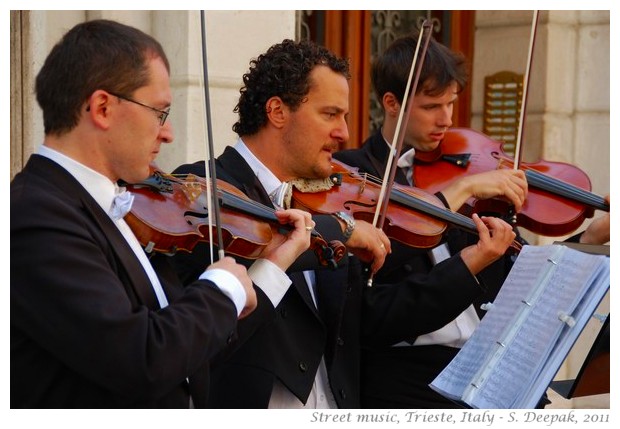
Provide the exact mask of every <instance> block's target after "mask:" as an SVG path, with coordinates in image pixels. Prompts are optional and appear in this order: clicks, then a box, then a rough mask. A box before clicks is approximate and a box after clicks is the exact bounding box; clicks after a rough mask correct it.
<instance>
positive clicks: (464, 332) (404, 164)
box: [384, 138, 480, 348]
mask: <svg viewBox="0 0 620 429" xmlns="http://www.w3.org/2000/svg"><path fill="white" fill-rule="evenodd" d="M384 140H385V138H384ZM385 143H386V144H387V145H388V146H389V143H388V142H387V141H385ZM414 156H415V149H414V148H411V149H409V150H408V151H406V152H405V153H403V154H401V156H400V158H399V159H398V163H397V165H398V167H400V168H403V169H404V171H405V174H406V176H407V181H408V182H409V185H412V184H413V169H414V168H415V167H414ZM429 257H430V258H431V260H432V261H433V264H435V265H436V264H438V263H439V262H441V261H443V260H445V259H448V258H449V257H450V249H448V245H447V244H446V243H443V244H440V245H439V246H437V247H435V248H434V249H431V250H429ZM479 323H480V319H479V318H478V314H477V313H476V310H475V309H474V306H473V305H470V306H469V307H467V309H465V311H463V312H462V313H461V314H459V315H458V316H457V317H456V318H455V319H454V320H453V321H451V322H448V323H447V324H446V325H445V326H443V327H442V328H440V329H438V330H436V331H433V332H430V333H428V334H424V335H420V336H419V337H417V338H416V340H415V341H414V342H413V344H411V343H409V342H406V341H402V342H400V343H397V344H395V345H394V346H398V347H400V346H411V345H413V346H424V345H431V344H440V345H445V346H451V347H459V348H460V347H462V346H463V344H465V341H467V340H468V339H469V337H471V335H472V333H473V332H474V330H475V329H476V327H477V326H478V324H479Z"/></svg>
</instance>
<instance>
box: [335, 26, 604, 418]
mask: <svg viewBox="0 0 620 429" xmlns="http://www.w3.org/2000/svg"><path fill="white" fill-rule="evenodd" d="M417 41H418V37H417V35H412V36H406V37H402V38H399V39H397V40H395V41H394V42H393V43H392V44H391V45H390V46H389V47H388V48H387V49H386V50H385V51H384V52H383V53H382V54H381V55H380V56H379V57H378V58H377V59H376V61H375V62H374V63H373V66H372V75H371V78H372V83H373V86H374V90H375V92H376V95H377V97H378V99H379V100H380V102H381V104H382V107H383V112H384V119H383V124H382V127H381V128H380V129H379V130H378V131H377V132H376V133H375V134H374V135H372V136H371V137H370V138H368V139H367V140H366V141H365V142H364V143H363V145H362V146H361V147H360V148H359V149H352V150H346V151H342V152H338V153H336V154H334V158H336V159H338V160H340V161H342V162H344V163H345V164H348V165H350V166H352V167H357V168H359V170H360V172H365V173H369V174H371V175H374V176H376V177H383V174H384V170H385V168H386V164H387V161H388V159H387V157H388V154H389V145H390V144H391V143H392V140H393V138H394V135H395V132H396V127H397V123H398V116H399V112H400V109H401V106H402V104H403V97H404V92H405V87H406V84H407V79H408V76H409V71H410V68H411V62H412V60H413V55H414V52H415V50H416V45H417ZM420 60H422V59H420ZM466 82H467V72H466V64H465V59H464V58H463V57H462V56H461V55H460V54H457V53H456V52H453V51H451V50H449V49H448V48H447V47H445V46H443V45H441V44H440V43H438V42H437V41H435V40H434V39H433V38H431V39H430V42H429V46H428V50H427V52H426V56H425V57H424V59H423V66H422V70H421V74H420V77H419V82H418V86H417V90H416V93H415V96H414V98H413V100H412V105H411V108H410V112H409V117H408V118H405V120H406V121H407V125H406V128H405V129H404V130H403V131H402V133H404V136H403V148H402V152H401V154H402V156H401V157H400V159H399V160H398V164H397V165H398V169H397V172H396V176H395V181H396V182H397V183H400V184H402V185H412V184H413V183H412V182H411V178H412V177H413V175H412V174H411V173H412V171H411V169H412V168H415V158H414V154H415V152H431V151H433V150H435V149H436V148H437V146H438V145H440V144H441V141H442V138H443V135H444V133H445V131H446V130H447V129H448V128H449V127H450V126H451V125H452V111H453V107H454V103H455V102H456V100H457V98H458V94H459V92H460V91H461V90H462V89H463V87H464V86H465V84H466ZM413 185H415V184H413ZM527 191H528V187H527V182H526V179H525V175H524V174H523V172H522V171H514V170H494V171H489V172H485V173H480V174H477V175H470V176H467V177H465V178H463V179H462V180H460V181H458V182H456V183H454V184H452V185H450V186H449V187H447V188H445V189H443V190H442V191H441V192H439V193H437V196H438V197H439V198H440V199H441V200H442V201H443V202H444V204H445V205H446V207H448V208H450V209H451V210H453V211H457V210H459V208H460V207H461V205H463V204H464V203H465V202H466V201H467V200H468V199H469V198H471V197H475V198H478V199H486V198H492V197H498V196H501V197H503V198H505V199H507V200H509V201H510V202H511V203H512V204H513V205H514V207H515V210H516V211H517V212H518V211H519V210H520V209H521V207H522V206H523V203H524V201H525V198H526V197H527ZM489 221H490V219H488V218H486V219H485V222H489ZM501 224H502V225H503V226H504V227H507V224H506V223H505V222H501ZM496 225H497V223H495V224H494V225H493V226H492V227H491V234H492V235H494V234H495V233H497V230H496V229H495V228H496ZM597 226H598V228H593V230H596V231H597V233H596V237H593V238H592V239H593V240H600V239H601V236H604V232H603V233H601V232H598V231H600V230H601V229H603V230H604V229H605V225H604V219H603V220H600V221H597ZM608 229H609V228H608V221H607V230H608ZM593 232H594V231H593ZM607 234H608V233H607ZM505 251H506V247H504V248H500V247H496V248H495V249H494V251H493V252H488V251H485V243H484V239H483V235H480V239H478V238H477V237H475V236H473V235H471V234H469V233H466V232H463V231H461V230H459V229H456V228H452V229H449V230H448V232H447V233H446V236H445V241H444V242H443V243H442V244H441V245H439V246H437V247H436V248H434V249H432V250H430V251H425V250H416V249H413V248H411V247H406V246H402V245H400V244H399V243H397V242H393V243H392V254H391V255H389V256H388V258H387V260H386V262H385V264H384V266H383V268H382V269H381V270H380V271H379V272H378V273H377V274H376V281H377V282H383V283H394V284H395V285H396V284H398V282H399V281H400V279H402V278H405V277H407V276H412V275H418V276H424V277H425V278H426V279H427V282H426V285H425V287H430V288H441V287H445V282H446V281H451V280H450V279H445V278H442V277H441V276H440V274H439V272H440V271H441V270H442V269H444V268H443V267H445V266H446V265H449V264H454V263H457V262H456V261H459V263H461V264H464V265H465V266H466V271H465V274H463V275H462V277H461V278H460V279H459V280H458V281H459V282H460V283H461V284H466V283H467V282H472V281H478V282H480V285H481V286H482V287H483V288H484V290H485V292H484V293H483V294H481V295H479V296H477V297H475V299H472V298H471V297H468V298H466V299H464V300H463V301H462V308H463V310H464V311H462V313H460V314H459V313H451V317H450V318H449V320H450V322H449V323H447V324H445V326H440V329H437V330H435V329H432V330H428V331H426V332H424V331H421V330H420V329H417V330H414V329H412V333H411V336H410V338H409V340H408V341H404V342H403V341H401V342H395V343H393V344H391V345H390V346H387V347H382V346H378V347H369V348H366V349H365V351H364V356H363V359H362V362H363V366H362V406H363V407H364V408H455V407H458V406H457V405H456V404H454V403H453V402H451V401H450V400H448V399H446V398H444V397H443V396H441V395H439V394H437V393H436V392H434V391H433V390H432V389H430V388H429V387H428V384H429V383H430V382H431V381H432V380H433V379H434V378H435V377H436V376H437V375H438V374H439V372H441V370H443V368H444V367H445V366H446V365H447V364H448V363H449V362H450V361H451V360H452V359H453V357H454V356H455V355H456V353H457V352H458V350H459V348H460V347H461V346H462V345H463V344H464V342H465V341H466V340H467V339H468V338H469V336H470V335H471V333H472V332H473V330H474V329H475V328H476V326H477V324H478V323H479V320H480V319H479V318H480V317H481V316H482V315H483V314H482V313H483V312H482V310H480V304H481V303H484V302H488V301H492V300H493V298H494V296H495V294H496V293H497V291H498V290H499V287H500V286H501V284H502V283H503V280H504V278H505V276H506V275H507V273H508V271H509V270H510V267H511V266H512V263H513V258H512V257H511V256H510V255H506V256H504V252H505ZM458 299H459V298H458V297H450V298H449V300H451V301H454V300H458ZM432 308H433V309H434V310H435V312H436V313H435V314H434V317H437V313H440V314H443V315H444V316H447V315H448V313H450V310H448V309H447V307H446V301H438V302H435V303H433V304H432ZM412 328H414V327H412ZM543 401H544V400H543Z"/></svg>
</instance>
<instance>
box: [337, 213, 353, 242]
mask: <svg viewBox="0 0 620 429" xmlns="http://www.w3.org/2000/svg"><path fill="white" fill-rule="evenodd" d="M333 215H334V216H336V217H337V218H338V219H340V220H341V221H343V222H344V223H345V224H346V228H345V229H344V232H343V233H342V234H343V235H344V241H347V240H348V239H349V238H351V234H353V230H354V229H355V219H353V216H351V215H350V214H349V213H346V212H336V213H334V214H333Z"/></svg>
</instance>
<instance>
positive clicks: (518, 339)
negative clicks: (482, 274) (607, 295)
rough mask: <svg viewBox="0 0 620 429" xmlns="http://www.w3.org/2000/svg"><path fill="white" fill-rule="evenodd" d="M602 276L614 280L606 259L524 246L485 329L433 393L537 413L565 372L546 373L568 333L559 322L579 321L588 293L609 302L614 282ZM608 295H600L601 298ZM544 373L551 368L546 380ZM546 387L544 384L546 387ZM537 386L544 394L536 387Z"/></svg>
mask: <svg viewBox="0 0 620 429" xmlns="http://www.w3.org/2000/svg"><path fill="white" fill-rule="evenodd" d="M601 270H603V271H605V270H606V271H607V273H608V272H609V259H608V258H607V257H605V256H598V255H588V254H585V253H582V252H579V251H575V250H573V249H569V248H567V247H565V246H560V245H549V246H524V248H523V250H522V251H521V253H520V255H519V257H518V259H517V262H516V263H515V265H514V267H513V269H512V270H511V272H510V274H509V276H508V277H507V279H506V281H505V282H504V285H503V286H502V289H501V291H500V293H499V294H498V296H497V298H496V300H495V302H494V303H493V306H492V307H491V309H490V310H489V311H488V313H487V315H486V316H485V317H484V318H483V319H482V322H481V323H480V326H479V327H478V329H476V331H475V332H474V334H473V335H472V337H471V338H470V339H469V340H468V341H467V343H466V344H465V345H464V346H463V348H462V350H461V352H459V353H458V354H457V356H456V357H455V359H454V360H453V361H452V362H451V363H450V365H448V367H446V369H445V370H444V371H443V372H442V373H441V374H440V375H439V376H438V377H437V378H436V379H435V380H434V381H433V383H432V384H431V387H432V388H433V389H435V390H437V391H438V392H439V393H441V394H443V395H445V396H446V397H449V398H452V399H457V400H458V399H460V400H463V401H464V402H465V403H467V404H469V405H470V406H473V407H476V408H529V407H533V406H535V405H536V403H537V402H538V399H540V396H541V395H542V393H543V392H544V391H545V389H546V387H547V385H548V383H549V382H550V381H551V379H552V378H553V376H554V375H555V372H557V368H559V366H558V367H556V368H555V369H553V366H555V365H547V366H545V362H546V361H547V360H548V356H549V355H550V354H551V353H552V351H554V345H555V344H556V342H557V340H558V338H559V337H560V335H561V333H562V332H563V331H565V330H566V329H565V327H566V328H568V327H567V325H566V323H565V322H564V321H562V320H560V318H559V317H558V315H559V314H560V313H561V314H564V313H565V314H567V315H569V316H570V315H571V314H572V313H574V312H575V309H576V308H577V306H578V303H579V302H580V300H581V299H582V298H583V296H584V293H585V292H586V291H588V290H589V288H590V286H593V290H602V291H603V292H602V294H604V291H605V290H607V288H608V287H609V281H608V279H609V277H608V274H607V276H605V275H603V276H602V277H596V276H597V275H598V274H597V273H599V272H600V271H601ZM601 284H602V285H603V286H601ZM602 294H600V293H598V295H600V298H602ZM600 298H598V300H599V301H600ZM594 300H596V298H594V299H593V301H594ZM596 304H598V301H597V302H596ZM596 304H594V306H596ZM588 307H589V306H588ZM584 310H585V311H583V312H581V313H580V314H573V317H575V316H579V317H581V318H584V317H586V318H589V314H587V313H588V311H590V309H586V308H585V306H584ZM591 311H594V308H592V309H591ZM590 314H591V313H590ZM567 320H569V319H567ZM570 329H571V328H568V330H570ZM577 335H578V333H577ZM575 339H576V337H575ZM573 343H574V341H572V343H570V344H571V346H572V344H573ZM564 348H565V347H564ZM569 348H570V347H569ZM555 350H557V351H556V353H559V352H563V349H562V348H556V349H555ZM566 353H568V351H566ZM564 356H565V354H564V355H563V356H562V357H561V359H563V358H564ZM560 364H561V360H560ZM543 368H547V372H546V373H545V374H544V377H542V376H541V371H542V369H543ZM551 370H553V373H552V374H550V375H549V372H550V371H551ZM547 379H548V380H547ZM541 380H546V381H544V383H542V384H541ZM536 383H538V384H541V386H539V387H533V384H536ZM541 389H542V391H541V393H540V394H539V395H538V397H535V398H531V397H527V399H526V400H525V402H526V403H524V400H523V399H522V398H523V397H524V396H525V395H524V392H530V396H531V393H532V392H533V391H538V390H541ZM517 401H521V402H517ZM532 403H533V404H532Z"/></svg>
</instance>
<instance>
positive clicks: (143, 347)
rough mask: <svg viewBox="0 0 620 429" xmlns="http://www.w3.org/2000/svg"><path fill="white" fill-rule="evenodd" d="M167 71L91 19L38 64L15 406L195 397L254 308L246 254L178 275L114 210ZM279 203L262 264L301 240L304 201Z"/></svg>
mask: <svg viewBox="0 0 620 429" xmlns="http://www.w3.org/2000/svg"><path fill="white" fill-rule="evenodd" d="M169 70H170V68H169V64H168V59H167V57H166V54H165V53H164V51H163V49H162V47H161V45H160V44H159V43H158V42H157V41H156V40H155V39H153V38H152V37H151V36H149V35H147V34H145V33H143V32H142V31H140V30H137V29H135V28H133V27H129V26H126V25H123V24H120V23H117V22H114V21H107V20H94V21H90V22H84V23H81V24H78V25H76V26H75V27H73V28H72V29H71V30H69V31H68V32H67V33H66V34H65V35H64V36H63V38H62V39H61V40H60V41H59V42H58V43H57V44H56V45H55V46H54V48H53V49H52V51H51V52H50V53H49V55H48V56H47V59H46V60H45V63H44V64H43V67H42V68H41V70H40V72H39V73H38V75H37V77H36V97H37V101H38V103H39V105H40V106H41V109H42V110H43V121H44V128H45V136H44V140H43V145H42V146H41V147H40V148H39V150H38V153H36V154H34V155H32V156H31V157H30V159H29V160H28V163H27V164H26V166H25V167H24V168H23V170H22V171H21V172H20V173H19V174H17V175H16V176H15V178H14V180H13V181H12V182H11V221H10V225H11V239H10V242H11V244H10V255H11V258H10V259H11V262H10V264H11V281H10V288H11V296H10V305H11V307H10V310H11V311H10V320H11V322H10V329H11V346H10V355H11V387H10V389H11V393H10V395H11V399H10V400H11V408H188V407H190V406H194V407H204V406H205V403H206V395H207V391H208V372H207V371H206V369H207V365H208V361H209V359H210V358H211V357H212V356H213V355H215V354H216V353H217V352H218V351H219V350H220V349H222V348H224V346H225V345H226V344H227V343H228V342H229V341H230V340H231V339H232V337H233V336H234V335H235V329H236V326H237V320H238V318H239V317H244V316H247V315H248V314H250V313H251V312H252V311H253V310H254V308H255V307H256V295H255V292H254V289H253V287H252V280H251V278H250V276H249V275H248V272H247V270H246V267H245V266H244V265H241V264H239V263H236V262H235V260H234V259H233V258H231V257H225V258H223V259H221V260H220V261H218V262H215V263H214V264H212V265H211V266H209V267H208V268H207V269H206V270H203V271H202V272H201V273H200V276H199V278H197V279H196V280H195V281H194V282H192V283H191V284H190V285H188V286H187V287H183V285H182V283H181V281H180V279H179V278H178V277H175V275H174V271H172V270H171V269H170V267H166V265H164V264H161V265H160V266H157V267H156V266H153V265H152V264H151V262H150V260H149V259H148V258H147V257H146V254H145V252H144V251H143V250H142V248H141V247H140V244H139V243H138V240H137V239H136V237H135V235H134V234H133V232H132V230H131V229H130V228H129V227H128V225H127V223H126V222H125V221H124V219H123V216H124V215H125V214H126V213H127V211H129V210H130V209H131V204H132V196H131V195H130V194H128V193H127V192H124V191H123V189H122V188H120V187H119V186H118V185H117V183H118V181H119V180H123V181H125V182H128V183H135V182H139V181H141V180H143V179H145V178H146V177H147V176H148V175H149V174H150V173H149V172H150V164H151V163H152V162H153V161H154V159H155V157H156V156H157V153H158V152H159V149H160V146H161V144H162V143H166V144H168V143H170V142H172V140H173V132H172V128H171V125H170V122H168V121H167V118H168V114H169V113H170V106H171V104H172V94H171V90H170V77H169ZM279 216H280V218H281V220H282V221H283V222H285V223H290V224H291V226H293V227H294V229H293V231H292V232H291V233H290V234H288V235H286V236H284V237H281V238H282V240H283V241H282V244H281V245H279V246H274V247H272V248H270V249H268V250H266V251H265V257H266V258H268V257H270V256H273V257H274V261H276V263H280V264H282V263H285V262H286V261H288V262H286V263H285V264H284V265H281V266H279V267H278V268H277V270H271V271H265V272H266V273H269V272H272V271H275V272H277V273H283V270H285V269H286V268H288V264H289V263H290V262H291V261H292V260H294V259H295V258H296V256H297V255H299V254H300V253H301V252H303V251H304V250H305V249H307V247H308V245H309V242H310V240H309V235H310V234H309V233H308V231H307V228H308V227H309V226H311V225H312V224H311V222H312V221H311V219H310V216H309V215H308V214H307V213H305V212H302V211H299V210H287V211H284V212H282V213H281V214H279ZM257 263H258V262H257ZM265 263H268V262H265ZM276 263H274V265H275V264H276ZM282 275H283V274H282Z"/></svg>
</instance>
